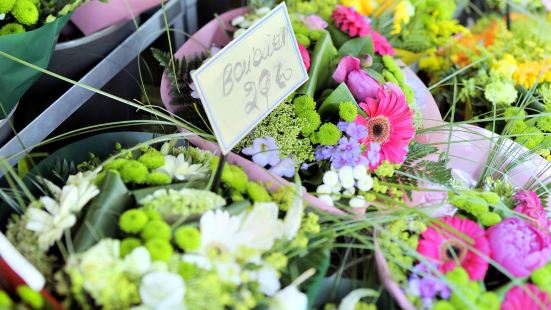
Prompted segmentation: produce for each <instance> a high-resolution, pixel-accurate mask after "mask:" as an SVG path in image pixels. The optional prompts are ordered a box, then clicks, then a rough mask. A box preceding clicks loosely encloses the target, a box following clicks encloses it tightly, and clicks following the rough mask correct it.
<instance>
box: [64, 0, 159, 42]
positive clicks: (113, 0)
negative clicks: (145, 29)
mask: <svg viewBox="0 0 551 310" xmlns="http://www.w3.org/2000/svg"><path fill="white" fill-rule="evenodd" d="M160 4H161V0H110V1H108V2H101V1H99V0H93V1H90V2H88V3H86V4H85V5H82V6H80V7H79V8H78V9H76V10H75V12H74V13H73V16H72V18H71V21H72V22H73V23H74V24H75V25H76V26H77V27H78V28H79V29H80V31H82V33H84V35H85V36H89V35H91V34H94V33H96V32H98V31H100V30H102V29H105V28H109V27H112V26H115V25H118V24H121V23H124V22H126V21H129V20H132V19H133V18H134V17H137V16H139V15H140V14H141V13H143V12H145V11H147V10H149V9H151V8H154V7H156V6H159V5H160Z"/></svg>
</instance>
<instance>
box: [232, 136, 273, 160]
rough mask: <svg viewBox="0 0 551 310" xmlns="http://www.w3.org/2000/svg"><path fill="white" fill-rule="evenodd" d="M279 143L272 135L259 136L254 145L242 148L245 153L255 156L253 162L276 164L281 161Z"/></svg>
mask: <svg viewBox="0 0 551 310" xmlns="http://www.w3.org/2000/svg"><path fill="white" fill-rule="evenodd" d="M278 149H279V148H278V147H277V143H276V141H275V139H274V138H272V137H265V138H257V139H255V140H254V141H253V145H251V146H249V147H246V148H244V149H242V150H241V152H242V153H243V154H245V155H249V156H252V157H253V162H255V163H256V164H258V165H260V166H262V167H265V166H267V165H270V166H272V167H273V166H275V165H277V164H278V163H279V151H278Z"/></svg>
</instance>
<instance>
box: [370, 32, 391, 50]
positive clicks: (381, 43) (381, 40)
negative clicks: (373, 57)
mask: <svg viewBox="0 0 551 310" xmlns="http://www.w3.org/2000/svg"><path fill="white" fill-rule="evenodd" d="M369 35H370V36H371V41H373V48H374V49H375V52H377V54H379V55H390V56H394V55H396V51H394V49H393V48H392V45H390V43H388V40H387V39H386V38H385V37H383V36H382V35H381V34H380V33H378V32H377V31H371V33H370V34H369Z"/></svg>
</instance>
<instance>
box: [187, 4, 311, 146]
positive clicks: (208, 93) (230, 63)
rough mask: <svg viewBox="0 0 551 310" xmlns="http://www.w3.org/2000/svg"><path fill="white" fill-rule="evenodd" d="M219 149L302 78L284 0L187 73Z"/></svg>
mask: <svg viewBox="0 0 551 310" xmlns="http://www.w3.org/2000/svg"><path fill="white" fill-rule="evenodd" d="M192 78H193V81H194V83H195V85H196V88H197V92H198V93H199V96H200V98H201V101H202V102H203V105H204V107H205V111H206V114H207V116H208V118H209V121H210V123H211V125H212V128H213V131H214V134H215V136H216V139H217V140H218V144H219V145H220V148H221V150H222V153H223V154H227V153H229V152H230V151H231V149H232V148H233V147H234V146H235V145H236V144H237V143H239V141H240V140H241V139H243V138H244V137H245V136H246V135H247V134H248V133H249V132H250V131H251V130H252V129H253V128H254V127H255V126H256V125H258V123H259V122H260V121H262V119H264V118H265V117H266V116H267V115H268V114H269V113H270V112H272V111H273V110H274V109H275V108H276V107H277V105H278V104H280V103H281V102H283V101H284V100H285V98H287V97H288V96H289V95H290V94H291V93H292V92H294V91H295V90H296V89H297V88H299V87H300V86H301V85H302V84H303V83H304V82H306V81H307V80H308V72H307V71H306V68H305V67H304V64H303V62H302V58H301V55H300V51H299V48H298V44H297V41H296V39H295V35H294V32H293V28H292V26H291V21H290V19H289V14H288V12H287V7H286V6H285V3H284V2H283V3H281V4H280V5H278V6H277V7H276V8H274V9H273V10H272V11H271V12H270V13H269V14H267V15H266V16H265V17H263V18H262V19H261V20H259V21H257V22H256V23H255V24H254V25H253V26H252V27H251V28H249V29H248V30H247V31H246V32H245V33H243V34H242V35H240V36H239V37H238V38H237V39H235V40H233V41H232V42H231V43H230V44H229V45H227V46H226V47H225V48H223V49H222V50H221V51H219V52H218V53H217V54H216V55H215V56H214V57H212V58H211V59H209V60H208V61H207V62H206V63H204V64H203V65H202V66H201V67H200V68H199V69H198V70H196V71H195V72H194V74H193V75H192Z"/></svg>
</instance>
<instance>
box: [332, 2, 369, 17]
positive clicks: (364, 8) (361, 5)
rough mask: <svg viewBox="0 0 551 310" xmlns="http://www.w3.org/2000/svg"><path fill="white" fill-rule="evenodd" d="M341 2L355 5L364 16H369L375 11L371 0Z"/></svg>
mask: <svg viewBox="0 0 551 310" xmlns="http://www.w3.org/2000/svg"><path fill="white" fill-rule="evenodd" d="M340 2H341V4H342V5H344V6H351V7H353V8H354V9H356V11H358V13H360V14H362V15H364V16H369V15H371V13H372V12H373V3H372V2H371V0H341V1H340Z"/></svg>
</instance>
